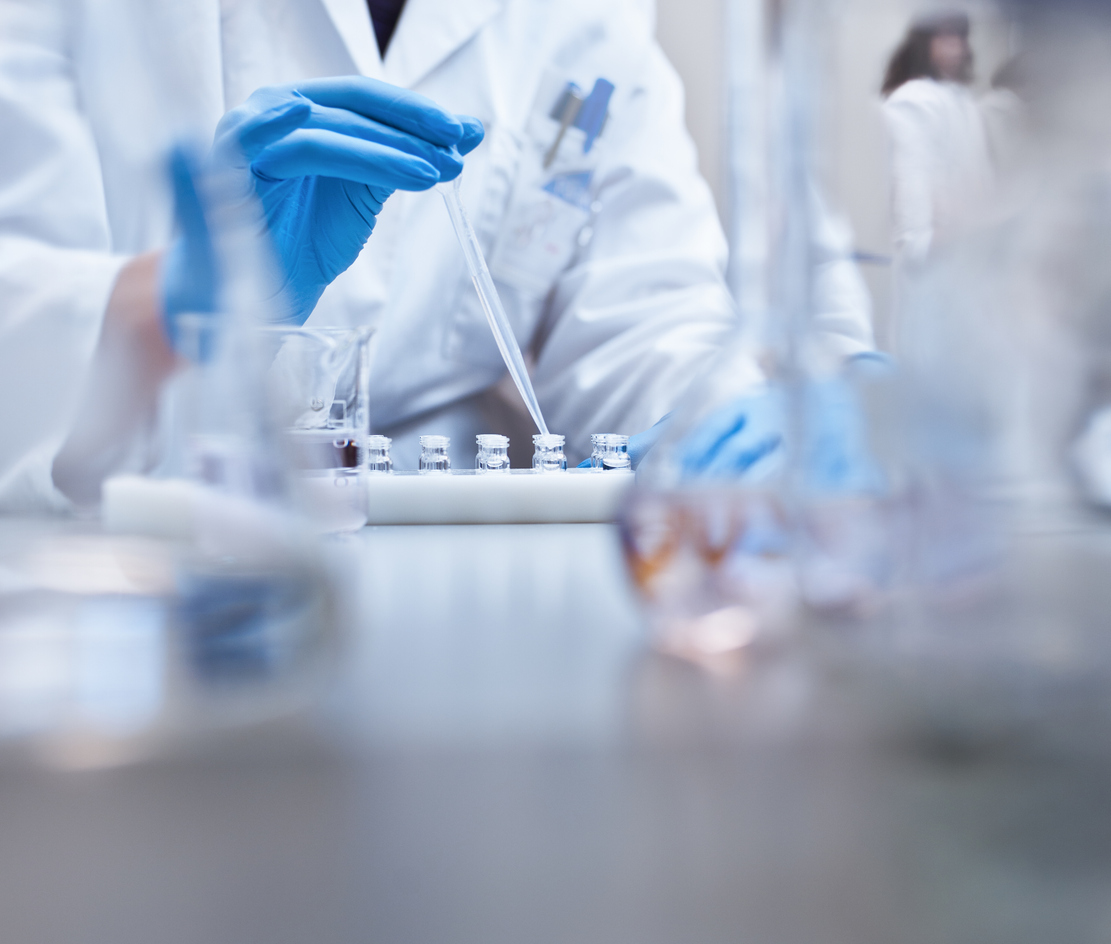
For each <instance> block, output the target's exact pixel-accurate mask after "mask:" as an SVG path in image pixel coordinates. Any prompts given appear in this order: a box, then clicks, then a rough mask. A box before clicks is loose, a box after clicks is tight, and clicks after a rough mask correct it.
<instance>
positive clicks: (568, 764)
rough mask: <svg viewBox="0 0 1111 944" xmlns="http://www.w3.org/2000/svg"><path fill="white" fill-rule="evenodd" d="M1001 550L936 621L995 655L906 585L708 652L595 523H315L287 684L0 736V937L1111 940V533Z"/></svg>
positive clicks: (1036, 536)
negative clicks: (327, 612) (999, 582)
mask: <svg viewBox="0 0 1111 944" xmlns="http://www.w3.org/2000/svg"><path fill="white" fill-rule="evenodd" d="M1019 543H1020V545H1021V546H1020V547H1018V549H1017V551H1016V560H1017V561H1018V563H1017V564H1016V565H1015V567H1016V569H1015V571H1014V576H1013V580H1014V581H1015V586H1016V587H1019V588H1020V592H1019V593H1018V598H1020V599H1019V602H1011V603H1007V604H1006V606H1004V607H1003V609H1000V607H999V606H998V605H997V604H996V603H991V602H989V603H986V604H983V605H984V606H986V607H987V610H990V614H988V612H987V610H985V611H983V612H979V611H978V612H973V613H972V615H968V614H967V613H965V614H964V615H954V614H955V612H956V611H939V612H932V613H930V614H927V619H929V620H938V621H941V622H942V623H945V624H946V626H947V627H949V628H951V631H952V632H954V633H960V632H963V631H964V629H967V626H964V625H963V624H962V622H961V621H962V620H965V621H971V622H968V625H973V624H975V625H978V626H979V625H983V624H984V621H985V620H989V619H996V620H998V623H999V625H998V626H997V627H996V628H995V629H993V630H992V631H991V633H990V634H988V635H989V637H990V638H991V639H994V640H996V642H997V643H998V644H999V646H998V647H996V649H995V650H994V651H996V652H997V653H998V652H999V651H1005V655H1004V657H1002V659H991V660H985V661H983V662H982V663H981V662H977V661H976V659H977V655H976V653H975V652H972V653H971V654H970V655H969V656H968V659H967V660H966V661H964V662H962V663H961V664H954V660H953V659H948V660H947V659H946V657H944V656H943V655H940V654H936V653H934V652H933V651H932V650H930V648H929V646H926V645H920V644H919V642H920V639H921V637H920V635H916V633H917V630H915V631H913V632H911V631H909V630H908V629H907V625H906V624H907V621H908V619H909V617H907V616H906V614H905V613H904V612H901V611H899V610H898V608H896V609H895V610H894V612H893V614H892V613H887V614H878V615H873V616H872V617H870V618H869V619H866V620H861V619H857V620H847V619H843V618H824V619H821V620H819V619H816V618H813V619H810V620H808V621H806V622H805V624H804V625H802V626H800V627H798V628H797V629H796V630H795V631H793V632H791V633H789V634H786V635H783V636H779V637H775V638H772V639H768V640H764V641H761V640H758V641H757V642H756V643H754V644H753V646H752V647H750V649H749V650H746V651H745V652H743V653H742V654H741V655H740V656H737V657H734V658H731V659H729V660H725V661H723V662H721V663H720V664H717V665H704V666H696V665H693V664H688V663H685V662H682V661H678V660H675V659H671V658H668V657H664V656H661V655H658V654H655V653H654V652H653V651H652V649H651V647H650V646H648V645H647V643H648V638H647V631H646V629H645V625H646V624H645V620H644V618H643V614H642V613H641V611H640V609H639V603H638V601H637V599H636V597H635V595H634V592H633V589H632V588H631V586H630V584H629V581H628V578H627V576H626V571H625V568H624V564H623V561H622V557H621V550H620V545H619V541H618V537H617V532H616V529H615V528H614V527H612V526H609V525H558V524H553V525H517V526H513V525H505V526H473V527H472V526H442V527H436V526H427V527H377V528H366V529H363V530H362V531H360V532H357V533H354V534H351V535H346V536H341V537H338V538H335V539H333V540H332V541H331V542H330V545H329V547H328V551H327V553H328V554H329V555H330V558H331V561H332V565H331V566H332V569H333V571H334V572H335V573H337V574H340V575H341V576H342V585H343V587H344V588H345V591H344V592H345V599H344V601H343V608H344V610H343V612H344V614H345V615H344V619H343V624H344V629H345V631H344V632H343V633H342V634H341V637H340V640H339V642H338V648H337V650H336V652H335V658H334V660H333V662H332V666H331V669H330V671H329V672H328V674H327V678H326V680H324V681H323V682H322V683H321V684H320V686H319V690H318V691H317V692H316V693H315V694H314V697H313V698H312V699H311V700H309V701H308V702H306V704H305V705H304V706H303V707H302V708H300V709H299V710H297V711H295V712H291V713H287V714H285V715H282V716H280V717H275V718H273V719H270V720H269V721H265V722H261V723H259V724H256V725H252V726H248V727H245V728H244V729H243V730H240V731H237V732H225V733H223V734H221V735H220V736H213V737H212V738H210V739H201V740H199V741H197V742H195V743H191V744H189V745H188V746H183V747H181V748H180V749H179V750H175V751H172V752H168V753H166V754H164V755H159V756H152V757H150V758H147V759H144V760H138V761H133V762H129V763H121V764H119V765H116V766H112V765H103V766H99V767H96V766H94V767H92V768H90V769H70V770H59V769H55V768H51V767H49V766H42V765H38V764H34V763H29V762H25V761H9V762H7V763H3V764H0V940H2V941H5V942H13V944H14V942H40V941H42V942H53V941H59V942H62V941H65V942H77V941H81V942H90V944H92V942H95V944H99V942H105V944H108V942H111V944H128V942H132V941H134V942H152V941H157V942H159V944H176V942H190V944H193V942H199V941H203V942H212V944H217V942H229V944H231V942H260V944H261V942H266V944H284V942H298V944H300V942H305V941H312V942H314V944H331V942H337V944H338V942H355V941H359V942H364V941H375V942H377V941H382V942H390V944H404V942H414V944H418V942H419V944H429V942H437V944H454V942H460V944H462V942H475V944H494V942H502V941H504V942H520V941H530V942H533V944H548V942H551V944H570V942H576V944H578V942H582V944H586V942H607V944H610V942H624V941H628V942H637V944H652V942H660V944H664V942H667V944H680V942H681V944H714V942H723V944H724V942H737V941H753V942H760V944H778V942H783V944H803V942H821V944H839V942H845V944H867V942H876V944H881V942H883V944H890V942H895V941H898V942H907V944H916V942H933V941H946V942H953V941H977V942H985V941H1000V942H1002V941H1007V942H1023V941H1031V942H1035V941H1036V942H1045V941H1048V940H1054V941H1089V940H1090V941H1099V940H1107V939H1108V938H1109V937H1111V894H1108V889H1111V802H1109V797H1111V727H1109V726H1108V725H1106V724H1104V721H1105V720H1106V718H1107V717H1108V716H1109V715H1108V714H1107V713H1105V712H1106V709H1107V706H1108V705H1109V704H1111V685H1107V684H1103V683H1104V682H1106V681H1111V671H1109V670H1108V666H1111V660H1107V659H1106V658H1105V655H1106V653H1105V651H1104V646H1105V643H1103V642H1102V641H1101V637H1102V635H1104V634H1105V626H1106V623H1107V620H1108V617H1107V613H1108V612H1111V610H1109V609H1108V604H1111V586H1109V585H1111V581H1108V580H1106V579H1105V576H1104V575H1106V573H1108V568H1107V565H1108V564H1109V563H1111V529H1108V528H1107V527H1106V526H1105V525H1104V524H1103V523H1102V522H1095V523H1090V524H1088V525H1085V526H1084V527H1078V528H1064V529H1057V530H1053V529H1034V530H1032V531H1031V532H1030V533H1028V534H1026V535H1025V536H1023V537H1022V538H1021V539H1019ZM1005 591H1006V588H1003V590H1002V591H1000V595H999V596H998V597H997V602H998V600H1012V598H1013V595H1008V593H1007V592H1005ZM988 596H989V597H990V594H989V595H988ZM1000 614H1002V615H1000ZM918 618H922V617H921V614H919V617H918ZM950 624H951V627H950ZM1019 624H1021V625H1019ZM1051 626H1052V627H1055V628H1053V629H1052V631H1049V630H1048V629H1047V627H1051ZM1039 627H1040V630H1039ZM919 628H920V627H919ZM946 631H948V629H947V630H946ZM1039 632H1041V635H1039ZM994 633H998V635H992V634H994ZM1016 640H1017V642H1016ZM1039 646H1040V647H1041V648H1039ZM1000 647H1001V648H1000ZM958 649H959V647H958ZM945 651H948V650H945ZM961 651H963V650H961ZM935 656H936V658H935ZM1000 664H1004V665H1008V666H1014V665H1018V666H1020V667H1021V668H1020V669H1018V670H1015V671H1010V670H1007V671H1003V672H1002V673H1000V674H998V675H997V674H996V669H997V667H998V665H1000ZM1023 673H1026V674H1023ZM940 676H947V677H948V679H949V680H948V681H947V682H946V683H945V684H943V685H938V684H934V683H935V682H936V681H937V679H938V678H939V677H940ZM1016 680H1017V681H1016ZM938 692H941V693H942V697H941V698H940V699H939V698H938ZM983 693H986V694H983ZM981 695H982V697H981ZM974 705H979V707H980V709H982V710H981V711H979V712H977V711H974V710H972V707H971V706H974ZM947 709H949V710H948V712H947Z"/></svg>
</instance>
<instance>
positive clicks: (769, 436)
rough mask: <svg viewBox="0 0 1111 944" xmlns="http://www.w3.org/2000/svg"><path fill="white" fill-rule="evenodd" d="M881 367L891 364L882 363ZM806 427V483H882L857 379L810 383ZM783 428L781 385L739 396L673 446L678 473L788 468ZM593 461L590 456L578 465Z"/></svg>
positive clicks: (723, 474)
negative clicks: (868, 432) (777, 387)
mask: <svg viewBox="0 0 1111 944" xmlns="http://www.w3.org/2000/svg"><path fill="white" fill-rule="evenodd" d="M866 366H868V367H870V366H871V364H870V362H869V364H868V365H866ZM879 368H882V369H884V370H889V369H890V368H889V367H886V366H884V365H883V364H880V365H879ZM877 369H878V368H877ZM856 372H857V371H855V370H854V373H856ZM669 420H670V414H669V415H668V416H665V417H664V418H663V419H662V420H660V422H658V423H657V424H656V425H655V426H653V427H652V428H651V429H650V430H647V431H646V432H644V433H640V434H639V435H637V436H632V437H630V439H629V453H630V457H633V455H634V449H635V451H636V458H635V460H634V462H639V461H640V459H642V458H643V457H644V453H646V452H647V451H648V450H649V449H651V448H652V446H654V445H655V443H656V441H657V440H658V439H659V438H660V436H661V435H662V434H663V432H665V431H666V427H667V424H668V421H669ZM803 427H804V435H803V449H802V465H803V470H804V482H805V484H806V487H807V488H809V489H811V490H813V491H815V492H826V493H828V492H863V491H873V490H877V489H879V488H882V483H883V476H882V474H881V473H880V471H879V469H878V468H877V466H876V465H875V462H874V460H873V459H872V457H871V454H870V451H869V448H868V437H867V429H866V423H865V420H864V415H863V411H862V409H861V405H860V402H859V398H858V395H857V391H856V389H855V388H854V386H853V384H852V383H850V382H848V381H846V380H843V379H840V378H836V379H831V380H826V381H821V382H815V383H811V384H809V385H808V386H807V387H806V388H805V391H804V394H803ZM786 430H787V408H786V402H785V398H784V397H783V395H782V393H781V392H780V391H767V392H762V393H757V394H753V395H750V396H745V397H740V398H738V399H736V400H734V401H732V402H730V403H727V404H725V405H724V406H722V407H720V408H718V409H717V410H715V411H714V412H713V413H711V414H710V415H709V416H708V417H707V418H706V419H705V420H703V421H702V422H701V423H700V424H699V425H698V426H697V427H696V428H695V429H694V430H692V431H691V432H690V433H688V434H687V435H686V436H685V437H684V438H683V439H681V440H680V441H679V442H678V443H677V444H676V445H675V446H674V448H675V450H676V456H677V462H678V465H679V471H680V474H681V476H682V477H683V478H684V479H708V478H714V479H739V478H743V479H745V481H748V482H754V481H760V480H762V479H767V478H769V477H771V476H773V475H775V474H776V473H778V472H780V471H781V470H782V468H783V463H784V459H785V458H786V454H785V451H784V448H783V444H784V439H785V437H786ZM589 465H590V462H589V460H588V461H587V462H585V463H583V464H582V465H580V468H584V467H587V466H589Z"/></svg>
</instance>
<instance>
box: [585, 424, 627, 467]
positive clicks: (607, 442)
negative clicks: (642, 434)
mask: <svg viewBox="0 0 1111 944" xmlns="http://www.w3.org/2000/svg"><path fill="white" fill-rule="evenodd" d="M590 445H591V446H593V451H592V452H591V454H590V468H591V469H593V470H594V471H595V472H602V471H607V472H608V471H611V470H613V469H631V468H632V464H631V462H630V460H629V437H628V436H622V435H620V434H619V433H595V434H594V435H593V436H591V437H590Z"/></svg>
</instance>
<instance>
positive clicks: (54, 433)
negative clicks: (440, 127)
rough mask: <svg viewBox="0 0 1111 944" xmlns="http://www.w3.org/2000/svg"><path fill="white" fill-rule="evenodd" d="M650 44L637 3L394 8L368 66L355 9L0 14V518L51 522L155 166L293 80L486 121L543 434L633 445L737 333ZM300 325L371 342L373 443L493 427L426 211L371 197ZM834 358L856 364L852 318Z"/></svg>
mask: <svg viewBox="0 0 1111 944" xmlns="http://www.w3.org/2000/svg"><path fill="white" fill-rule="evenodd" d="M651 31H652V24H651V22H650V20H649V17H648V16H646V15H645V12H644V9H643V3H642V2H640V0H560V2H558V3H552V2H545V0H408V4H407V6H406V8H405V10H404V13H403V15H402V17H401V20H400V22H399V24H398V28H397V31H396V33H395V34H394V37H393V41H392V43H391V45H390V47H389V50H388V52H387V55H386V58H385V62H382V61H381V60H380V58H379V55H378V50H377V46H376V44H375V40H374V36H373V31H372V27H371V23H370V18H369V15H368V13H367V9H366V3H365V0H0V130H2V132H3V137H4V146H3V147H2V148H0V384H2V385H3V386H2V388H0V390H2V392H3V394H4V403H6V405H7V406H6V408H0V410H2V412H0V423H2V428H3V437H2V441H0V507H13V506H14V507H28V506H32V505H39V506H41V505H44V504H45V505H49V506H54V507H60V506H62V505H63V504H64V500H63V499H62V498H61V496H60V495H59V494H58V493H57V491H56V490H55V489H54V487H53V483H52V479H51V474H50V468H51V463H52V459H53V456H54V454H55V453H56V451H57V449H58V447H59V444H60V443H61V442H62V441H63V439H64V437H65V436H66V434H67V431H68V430H69V428H70V424H71V423H72V417H73V415H74V412H75V407H76V404H77V401H78V398H79V397H80V394H81V388H82V381H83V377H84V375H85V373H86V370H87V367H88V364H89V361H90V357H91V354H92V352H93V350H94V347H95V345H96V342H97V337H98V331H99V328H100V321H101V318H102V316H103V312H104V309H105V305H106V303H107V300H108V297H109V295H110V292H111V289H112V286H113V283H114V281H115V279H116V277H117V274H118V272H119V269H120V267H121V266H122V265H123V263H124V262H125V261H126V259H127V258H128V257H130V256H131V255H132V254H135V253H139V252H143V251H146V250H150V249H155V248H159V247H162V246H164V245H166V243H167V242H168V241H169V239H170V237H171V234H172V213H171V203H170V198H169V194H168V190H167V186H166V183H165V179H164V173H163V162H164V156H165V153H166V150H167V148H168V146H169V145H170V144H171V142H172V141H174V140H175V138H177V137H180V136H181V135H182V134H190V135H192V136H194V137H197V138H199V139H201V140H203V141H207V140H210V139H211V135H212V132H213V129H214V127H215V125H216V123H217V121H218V120H219V118H220V116H221V115H222V114H223V113H224V112H225V110H227V109H228V108H231V107H234V106H236V105H238V104H240V103H241V102H242V101H243V100H244V99H246V98H247V96H248V95H249V94H250V93H251V92H252V91H253V90H254V89H256V88H258V87H259V86H263V85H267V84H273V83H279V82H289V81H293V80H296V79H301V78H306V77H312V76H324V75H335V74H351V73H361V74H364V75H368V76H373V77H376V78H381V79H384V80H385V81H388V82H391V83H395V84H397V85H400V86H405V87H409V88H413V89H415V90H417V91H420V92H422V93H424V94H426V95H428V96H429V97H431V98H433V99H434V100H436V101H438V102H440V103H441V104H442V105H444V106H445V107H447V108H448V109H451V110H452V111H455V112H460V113H466V114H470V115H474V116H476V117H478V118H479V119H481V120H482V122H483V124H484V125H485V126H486V129H487V135H486V139H485V141H484V142H483V144H482V145H481V146H480V147H479V148H478V149H477V150H476V151H475V152H474V153H473V154H472V155H471V156H469V157H468V159H467V167H466V171H465V173H464V182H463V189H464V198H465V200H466V202H467V204H468V206H469V208H470V215H471V218H472V220H473V222H474V223H475V225H476V228H477V230H478V232H479V235H480V238H481V239H482V240H483V241H484V243H485V248H486V251H487V253H488V256H489V258H490V263H491V269H492V271H493V273H494V275H495V278H496V279H497V281H498V283H499V288H500V291H501V293H502V295H503V300H504V302H505V305H506V308H507V310H508V313H509V317H510V319H511V320H512V321H513V324H514V327H515V330H516V334H517V337H518V339H519V341H520V342H521V345H522V347H523V348H525V349H527V350H529V351H531V353H532V356H533V357H534V359H535V364H534V381H535V385H536V389H537V393H538V396H539V398H540V401H541V404H542V407H543V409H544V411H545V416H546V418H547V420H548V425H549V427H550V428H551V429H552V430H555V431H559V432H563V433H565V434H567V435H568V437H569V449H568V452H569V456H570V457H572V458H574V457H575V456H577V455H581V454H582V453H583V451H584V449H585V447H586V442H587V439H588V435H589V433H591V432H592V431H605V430H616V431H627V432H636V431H638V430H640V429H644V428H647V427H648V426H650V425H652V423H654V422H655V421H656V420H657V419H658V418H659V417H660V416H661V415H662V414H664V413H666V412H667V411H668V410H669V409H670V408H671V406H672V404H673V402H674V400H675V399H676V397H677V396H678V395H679V394H680V393H681V391H682V390H683V388H684V387H685V386H686V385H687V384H688V382H689V381H690V380H691V379H692V378H693V377H694V376H695V375H696V374H697V373H698V371H699V370H700V369H701V368H702V367H703V366H704V365H705V364H706V363H707V361H708V359H709V358H710V357H711V356H712V355H713V353H714V352H715V351H716V350H717V349H718V347H719V345H720V344H721V342H722V339H723V338H724V337H725V336H726V335H727V334H728V333H729V332H730V331H731V330H732V329H733V327H734V319H735V315H734V310H733V306H732V304H731V301H730V298H729V296H728V293H727V291H726V288H725V284H724V281H723V274H722V273H723V268H724V263H725V258H726V245H725V240H724V238H723V235H722V232H721V228H720V226H719V223H718V221H717V218H716V216H715V212H714V206H713V201H712V198H711V194H710V191H709V189H708V188H707V186H706V184H705V182H704V181H703V180H702V178H701V177H700V176H699V174H698V172H697V169H696V157H695V152H694V148H693V146H692V143H691V141H690V139H689V137H688V135H687V133H686V132H685V130H684V127H683V92H682V86H681V83H680V81H679V79H678V77H677V76H676V74H675V72H674V71H673V70H672V68H671V67H670V66H669V64H668V63H667V61H666V60H665V58H664V56H663V54H662V52H661V51H660V49H659V47H658V46H657V45H656V43H655V42H654V40H653V39H652V36H651ZM599 77H604V78H607V79H609V80H610V81H612V82H613V83H614V85H615V86H616V92H615V93H614V97H613V100H612V103H611V106H610V117H609V121H608V123H607V125H606V127H605V130H604V132H603V134H602V135H601V137H600V138H599V140H598V144H597V145H596V147H595V148H594V149H593V150H592V151H591V153H590V154H587V155H584V154H583V150H582V136H581V133H580V132H577V131H571V132H569V133H568V135H567V137H566V139H565V142H564V146H563V148H562V149H561V151H560V155H559V157H558V159H557V161H556V164H555V166H553V167H552V168H551V170H550V171H549V172H544V171H542V169H541V167H540V162H541V156H542V155H543V153H544V151H545V150H546V149H547V147H548V145H549V144H550V143H551V140H552V139H553V138H554V135H555V131H556V127H557V126H556V124H555V122H553V121H551V120H550V119H549V118H548V117H547V111H548V109H549V108H550V106H551V104H552V102H553V101H554V98H555V96H556V95H557V94H558V92H559V91H560V89H561V88H562V85H563V84H564V83H565V82H566V81H568V80H573V81H575V82H576V83H577V84H578V85H579V86H580V87H581V88H583V89H585V90H589V89H590V88H591V86H592V85H593V83H594V80H595V79H596V78H599ZM575 172H589V173H590V174H591V177H590V184H589V190H590V195H589V199H588V200H586V201H579V202H580V203H583V202H585V204H586V205H585V207H584V206H575V205H572V203H569V202H566V201H563V200H561V199H559V198H556V197H553V196H551V195H550V194H547V193H545V192H544V191H542V190H540V189H539V186H538V185H539V184H542V183H544V182H545V181H546V180H547V179H548V178H549V177H550V176H551V174H552V173H567V174H571V173H575ZM846 277H847V278H848V279H849V280H850V281H851V279H852V278H853V277H855V273H852V272H850V271H848V270H846ZM314 323H315V324H352V323H364V324H365V323H370V324H375V325H377V327H378V333H377V337H378V347H377V352H376V360H375V370H374V378H375V379H374V391H373V403H374V415H373V417H372V422H373V425H374V426H375V428H376V429H379V430H382V431H386V432H394V433H397V434H399V435H401V437H402V438H405V439H406V441H408V439H410V438H411V437H412V436H414V435H415V434H416V433H417V432H422V431H429V430H431V431H443V432H448V433H450V434H452V435H453V436H455V437H456V439H457V440H458V439H460V438H468V437H470V438H469V441H468V442H463V443H460V442H458V441H457V442H456V443H455V446H456V447H460V446H461V447H462V448H463V449H464V450H468V451H469V450H471V449H473V442H474V440H473V434H474V432H484V431H490V430H489V428H486V429H483V424H484V419H483V416H482V414H481V411H480V410H478V409H477V408H476V407H475V403H476V402H478V401H476V400H475V395H478V394H481V393H482V391H486V390H488V389H490V388H491V387H492V386H493V385H495V384H496V383H497V382H498V381H499V379H500V378H501V377H502V376H503V373H504V368H503V366H502V362H501V359H500V357H499V355H498V351H497V348H496V346H495V344H494V342H493V339H492V337H491V335H490V332H489V329H488V328H487V326H486V322H485V319H484V317H483V314H482V312H481V309H480V308H479V305H478V302H477V298H476V297H475V294H474V291H473V289H472V288H471V285H470V282H469V279H468V278H467V275H466V272H465V269H464V263H463V258H462V255H461V253H460V251H459V249H458V246H457V245H456V243H455V241H454V235H453V233H452V230H451V227H450V224H449V222H448V218H447V215H446V213H445V211H444V208H443V206H442V202H441V200H440V198H439V196H438V195H436V194H435V193H422V194H409V193H398V194H396V195H394V196H393V197H391V198H390V200H389V201H388V203H387V204H386V207H385V209H384V210H383V212H382V214H381V216H380V218H379V221H378V224H377V227H376V229H375V232H374V234H373V235H372V237H371V239H370V241H369V243H368V245H367V247H366V249H365V250H364V251H363V253H362V255H361V256H360V258H359V259H358V260H357V261H356V263H355V264H354V265H353V266H352V267H351V268H350V269H349V270H348V271H347V272H346V273H344V274H343V275H341V276H340V277H339V278H338V279H337V280H336V281H335V283H334V284H333V285H332V286H331V287H329V288H328V289H327V291H326V292H325V293H324V296H323V298H322V299H321V302H320V305H319V306H318V308H317V310H316V311H315V312H314V314H313V315H312V318H311V320H310V324H314ZM838 330H839V331H842V336H841V337H840V338H839V341H838V343H843V342H844V341H845V337H846V335H844V331H843V329H838ZM847 336H848V337H849V339H850V341H849V346H850V347H854V346H855V347H859V348H863V347H867V346H869V344H870V339H871V333H870V326H869V324H868V311H867V306H866V305H865V306H864V309H863V311H861V312H859V313H858V315H857V316H856V320H855V322H854V323H852V324H850V325H849V327H848V334H847ZM757 376H758V373H757V370H756V368H755V366H754V367H753V377H754V380H755V379H756V377H757ZM404 446H405V444H404V443H401V442H399V443H398V445H397V446H396V447H395V451H396V449H398V448H400V449H402V450H404ZM463 454H464V455H465V452H464V453H463ZM399 464H400V466H401V467H405V465H408V464H411V463H410V462H409V461H402V462H401V463H399Z"/></svg>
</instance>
